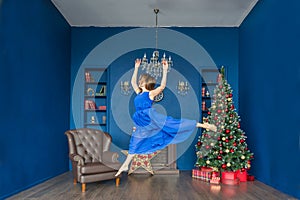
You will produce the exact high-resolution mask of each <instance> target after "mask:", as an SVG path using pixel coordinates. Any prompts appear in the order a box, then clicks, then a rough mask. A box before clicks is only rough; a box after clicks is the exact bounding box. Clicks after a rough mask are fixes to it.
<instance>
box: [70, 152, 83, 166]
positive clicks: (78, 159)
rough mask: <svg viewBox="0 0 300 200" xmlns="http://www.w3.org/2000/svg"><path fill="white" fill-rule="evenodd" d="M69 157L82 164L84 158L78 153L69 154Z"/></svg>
mask: <svg viewBox="0 0 300 200" xmlns="http://www.w3.org/2000/svg"><path fill="white" fill-rule="evenodd" d="M69 158H70V160H71V161H74V162H77V165H84V159H83V157H81V156H80V155H77V154H70V155H69Z"/></svg>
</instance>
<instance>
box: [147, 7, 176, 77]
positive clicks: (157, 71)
mask: <svg viewBox="0 0 300 200" xmlns="http://www.w3.org/2000/svg"><path fill="white" fill-rule="evenodd" d="M158 12H159V9H157V8H156V9H154V13H155V15H156V31H155V51H154V52H153V54H152V57H151V58H150V61H149V62H148V59H147V56H146V53H145V54H144V57H143V58H142V61H141V67H142V70H146V73H147V74H149V75H151V76H153V77H154V78H155V79H157V78H158V77H161V74H162V71H163V65H162V61H163V60H167V62H168V72H169V71H170V70H171V67H172V66H173V62H172V60H171V56H169V58H168V59H167V58H166V54H165V53H164V54H163V57H162V58H161V59H159V51H158V50H157V32H158V26H157V21H158V19H157V14H158Z"/></svg>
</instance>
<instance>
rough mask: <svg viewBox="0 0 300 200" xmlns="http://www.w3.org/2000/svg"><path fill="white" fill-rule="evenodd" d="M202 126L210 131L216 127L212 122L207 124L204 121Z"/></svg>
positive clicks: (215, 129)
mask: <svg viewBox="0 0 300 200" xmlns="http://www.w3.org/2000/svg"><path fill="white" fill-rule="evenodd" d="M203 125H204V128H206V129H209V130H211V131H214V132H216V131H217V127H216V126H215V125H213V124H208V123H204V124H203Z"/></svg>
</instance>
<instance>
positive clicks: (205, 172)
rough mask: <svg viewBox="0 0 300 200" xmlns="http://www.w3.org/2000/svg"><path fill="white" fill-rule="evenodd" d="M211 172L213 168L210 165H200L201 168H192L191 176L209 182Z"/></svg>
mask: <svg viewBox="0 0 300 200" xmlns="http://www.w3.org/2000/svg"><path fill="white" fill-rule="evenodd" d="M212 172H213V169H212V168H210V167H201V169H193V171H192V177H193V178H197V179H200V180H202V181H206V182H209V181H210V179H211V175H212Z"/></svg>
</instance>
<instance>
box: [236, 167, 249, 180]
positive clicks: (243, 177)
mask: <svg viewBox="0 0 300 200" xmlns="http://www.w3.org/2000/svg"><path fill="white" fill-rule="evenodd" d="M236 176H237V178H238V179H240V182H247V171H246V170H245V171H243V172H242V171H241V170H237V171H236Z"/></svg>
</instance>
